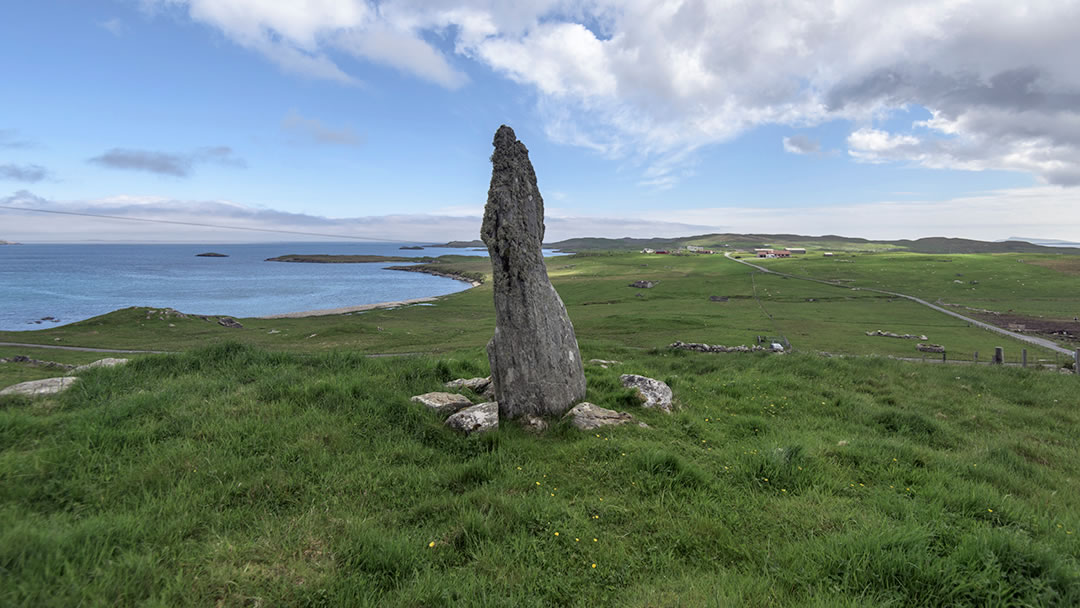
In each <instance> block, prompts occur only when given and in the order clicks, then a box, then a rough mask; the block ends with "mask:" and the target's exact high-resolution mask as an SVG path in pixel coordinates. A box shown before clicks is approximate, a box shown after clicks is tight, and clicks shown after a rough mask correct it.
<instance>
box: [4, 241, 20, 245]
mask: <svg viewBox="0 0 1080 608" xmlns="http://www.w3.org/2000/svg"><path fill="white" fill-rule="evenodd" d="M18 244H19V243H16V242H14V241H3V240H0V245H18Z"/></svg>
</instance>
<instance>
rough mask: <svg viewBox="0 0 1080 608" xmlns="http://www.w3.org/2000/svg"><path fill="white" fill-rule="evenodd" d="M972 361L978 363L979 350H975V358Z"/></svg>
mask: <svg viewBox="0 0 1080 608" xmlns="http://www.w3.org/2000/svg"><path fill="white" fill-rule="evenodd" d="M974 362H975V363H978V362H979V351H975V359H974Z"/></svg>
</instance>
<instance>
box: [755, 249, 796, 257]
mask: <svg viewBox="0 0 1080 608" xmlns="http://www.w3.org/2000/svg"><path fill="white" fill-rule="evenodd" d="M754 251H756V252H757V257H759V258H790V257H791V252H790V251H788V250H787V249H755V250H754Z"/></svg>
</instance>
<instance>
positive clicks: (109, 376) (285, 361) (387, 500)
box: [0, 290, 1080, 607]
mask: <svg viewBox="0 0 1080 608" xmlns="http://www.w3.org/2000/svg"><path fill="white" fill-rule="evenodd" d="M571 291H572V290H571ZM586 308H589V307H586ZM582 355H583V356H584V357H585V358H586V359H588V358H592V357H603V358H609V359H610V358H614V359H618V360H620V361H623V364H622V365H619V366H616V367H613V368H612V369H606V370H605V369H600V368H597V367H589V368H587V377H588V383H589V394H588V399H589V400H590V401H592V402H594V403H597V404H599V405H602V406H605V407H614V408H616V409H620V410H625V411H630V412H632V413H633V414H634V415H635V416H637V417H638V418H640V419H642V420H644V421H646V422H647V423H648V424H649V426H650V428H648V429H643V428H638V427H637V426H634V425H628V426H624V427H617V428H615V429H612V430H609V431H604V432H601V433H582V432H578V431H576V430H574V429H572V428H570V427H568V426H567V425H566V424H565V423H561V424H556V425H555V426H554V427H552V428H551V429H549V430H548V431H547V432H546V433H545V434H544V435H542V436H539V437H537V436H533V435H530V434H528V433H526V432H524V431H523V430H521V429H520V428H518V427H517V426H516V425H514V424H512V423H504V424H503V426H502V427H501V428H500V429H499V430H498V431H496V432H495V433H493V434H489V435H486V436H481V437H471V438H464V437H461V436H458V435H456V434H454V433H452V432H450V431H448V430H447V429H445V428H444V427H443V426H442V424H441V421H440V420H439V419H438V418H437V417H436V416H435V415H434V414H432V413H430V412H428V411H425V410H424V409H423V408H422V407H421V406H419V405H417V404H413V403H410V402H409V400H408V398H409V396H410V395H414V394H417V393H420V392H425V391H430V390H436V389H438V388H440V387H441V386H442V383H443V382H444V381H445V380H448V379H451V378H454V377H459V376H464V377H471V376H476V375H483V374H485V373H486V372H487V362H486V357H485V355H484V353H483V351H482V349H481V348H479V347H473V348H465V349H461V350H457V351H454V352H450V353H446V354H444V355H442V356H439V357H426V356H425V357H399V358H375V359H373V358H367V357H364V356H363V355H362V354H360V353H358V352H355V351H351V350H342V349H338V350H335V351H333V352H324V353H283V352H268V351H264V350H260V349H257V348H254V347H251V346H246V345H240V344H235V343H229V344H222V345H218V346H213V347H209V348H203V349H199V350H194V351H191V352H187V353H184V354H180V355H160V356H143V357H138V358H137V359H136V360H135V361H133V362H132V363H130V364H128V365H127V366H123V367H118V368H110V369H97V370H94V371H93V372H91V373H88V374H86V375H84V376H83V377H82V379H81V380H80V381H79V383H77V384H76V385H75V386H74V387H73V388H72V389H70V390H69V391H68V392H66V393H64V394H62V395H60V396H58V397H54V398H46V399H38V400H35V401H31V400H28V399H25V398H0V575H2V576H0V578H2V579H3V581H4V584H3V585H0V605H5V606H35V607H37V606H73V605H136V604H138V605H169V606H174V605H193V606H205V605H215V606H254V605H261V606H278V605H289V606H342V605H361V606H363V605H370V606H451V605H453V606H552V605H572V606H602V605H617V606H728V605H747V606H803V605H820V606H910V605H950V606H1071V605H1077V603H1080V543H1078V540H1077V539H1078V537H1080V535H1078V528H1080V449H1078V448H1080V445H1078V436H1077V434H1076V428H1077V425H1078V423H1080V412H1078V411H1077V410H1076V407H1075V398H1074V396H1075V389H1076V377H1074V376H1066V375H1061V374H1057V373H1052V372H1040V371H1034V370H1020V369H1002V368H996V369H990V368H975V367H971V366H967V367H945V366H929V365H925V366H924V365H914V364H908V363H901V362H894V361H888V360H885V359H881V358H855V359H835V358H834V359H823V358H820V357H816V356H811V355H799V354H795V355H785V356H769V355H761V356H716V355H703V354H697V353H686V352H672V351H668V350H663V349H661V350H650V349H642V348H633V347H615V346H611V345H610V344H609V343H608V341H607V340H597V341H596V342H594V343H592V344H588V343H587V344H585V345H584V346H583V352H582ZM627 372H634V373H642V374H645V375H648V376H651V377H655V378H660V379H663V380H666V381H667V382H668V383H669V384H671V386H672V388H673V390H674V393H675V396H676V400H677V404H678V407H677V410H676V412H675V413H674V414H673V415H670V416H666V415H664V414H662V413H659V412H654V411H648V410H642V409H641V408H640V407H637V406H636V405H635V401H634V399H633V397H632V395H631V394H630V393H628V391H626V390H625V389H622V388H621V387H620V385H619V384H618V375H619V374H620V373H627ZM474 397H475V396H474ZM556 533H558V535H557V536H556ZM594 539H595V540H594ZM593 564H596V567H595V568H593V567H592V565H593Z"/></svg>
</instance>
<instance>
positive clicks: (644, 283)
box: [630, 281, 660, 289]
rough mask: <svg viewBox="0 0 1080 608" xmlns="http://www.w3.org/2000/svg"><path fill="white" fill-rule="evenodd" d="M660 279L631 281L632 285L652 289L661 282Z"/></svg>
mask: <svg viewBox="0 0 1080 608" xmlns="http://www.w3.org/2000/svg"><path fill="white" fill-rule="evenodd" d="M659 283H660V281H634V282H633V283H630V287H637V288H638V289H652V288H653V287H656V285H657V284H659Z"/></svg>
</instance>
